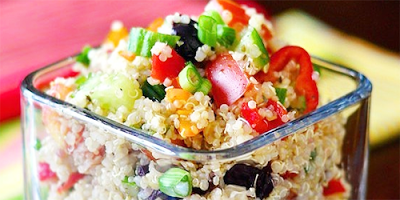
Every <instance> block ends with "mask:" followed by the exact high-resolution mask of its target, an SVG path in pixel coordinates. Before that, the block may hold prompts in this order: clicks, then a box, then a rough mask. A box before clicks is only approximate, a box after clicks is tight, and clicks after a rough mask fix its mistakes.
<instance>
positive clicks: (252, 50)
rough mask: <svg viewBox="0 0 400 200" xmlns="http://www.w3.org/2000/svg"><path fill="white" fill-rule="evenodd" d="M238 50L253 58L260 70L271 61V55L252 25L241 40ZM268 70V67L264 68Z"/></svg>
mask: <svg viewBox="0 0 400 200" xmlns="http://www.w3.org/2000/svg"><path fill="white" fill-rule="evenodd" d="M236 51H239V52H242V53H245V54H246V55H247V56H249V57H250V58H252V59H253V62H254V65H255V67H256V68H257V69H258V70H261V69H263V68H264V67H266V66H267V63H268V62H269V55H268V52H267V50H266V49H265V46H264V43H263V41H262V39H261V37H260V35H259V34H258V32H257V30H256V29H255V28H252V27H250V28H249V29H248V30H247V31H246V33H245V34H244V35H243V37H242V38H241V40H240V43H239V45H238V46H237V47H236ZM263 70H264V71H267V70H266V69H263Z"/></svg>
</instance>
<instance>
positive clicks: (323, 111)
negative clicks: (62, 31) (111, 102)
mask: <svg viewBox="0 0 400 200" xmlns="http://www.w3.org/2000/svg"><path fill="white" fill-rule="evenodd" d="M312 60H313V63H314V64H315V65H318V66H320V68H321V76H320V80H319V81H318V87H319V91H320V106H319V107H318V109H316V110H315V111H313V112H310V113H308V114H306V115H304V116H302V117H300V118H297V119H295V120H293V121H289V122H288V123H285V124H284V125H282V126H280V127H278V128H276V129H273V130H270V131H268V132H266V133H264V134H261V135H260V136H258V137H255V138H253V139H251V140H248V141H246V142H244V143H241V144H239V145H237V146H233V147H230V148H227V149H221V150H214V151H204V150H203V151H201V150H194V149H189V148H185V147H181V146H177V145H173V144H171V143H168V142H165V141H163V140H161V139H158V138H156V137H153V136H152V135H150V134H147V133H146V132H144V131H141V130H138V129H135V128H132V127H127V126H125V125H122V124H120V123H117V122H115V121H113V120H110V119H107V118H105V117H102V116H99V115H97V114H95V113H93V112H91V111H88V110H86V109H82V108H79V107H77V106H74V105H72V104H69V103H67V102H64V101H62V100H59V99H56V98H54V97H52V96H49V95H47V94H45V92H44V90H45V88H46V87H48V84H49V82H50V81H51V80H53V79H54V78H55V77H60V76H61V77H68V76H71V71H72V69H71V68H72V65H73V64H74V62H75V60H74V59H73V58H69V59H66V60H62V61H60V62H58V63H55V64H53V65H50V66H48V67H45V68H42V69H40V70H37V71H35V72H33V73H31V74H30V75H28V76H27V77H26V78H25V80H24V81H23V83H22V86H21V91H22V97H21V106H22V111H23V113H22V128H23V148H24V149H23V152H24V177H25V191H24V193H25V199H28V200H30V199H48V198H55V196H57V195H61V197H62V195H67V194H69V193H70V192H73V191H77V190H79V191H81V192H82V194H83V193H84V192H85V191H86V193H88V192H89V193H90V192H99V191H100V190H99V188H102V187H104V185H107V181H110V188H109V191H108V192H106V193H104V194H107V195H117V196H118V194H117V193H115V194H114V193H112V192H110V191H112V190H114V191H120V192H122V193H125V194H129V195H131V196H139V197H140V198H143V199H146V198H149V199H150V198H152V197H151V195H153V194H152V193H154V191H147V193H148V194H145V193H146V191H144V190H143V189H138V188H136V191H134V190H132V189H129V186H126V185H127V183H132V182H134V181H137V180H135V174H136V175H140V172H139V171H140V169H138V168H135V167H134V165H132V164H129V162H130V161H129V159H128V160H126V161H125V162H127V164H126V166H128V167H127V169H125V168H126V166H112V167H111V169H110V167H109V169H108V170H107V169H105V168H106V167H104V169H101V168H102V167H98V166H106V165H112V162H113V161H115V160H118V159H122V158H117V153H115V152H113V153H112V155H113V156H114V157H113V159H111V161H110V159H105V154H107V151H109V149H110V148H113V146H112V144H114V145H116V143H117V141H120V140H121V141H122V142H125V144H126V142H128V144H129V149H130V150H129V154H133V155H131V157H130V160H131V161H132V159H134V160H135V159H136V161H137V164H136V166H137V165H140V163H141V164H143V166H146V165H145V164H146V160H147V164H148V163H149V161H150V160H154V161H153V164H152V165H150V166H149V165H147V167H148V168H150V169H147V168H146V167H143V169H142V170H144V171H146V170H147V171H150V172H148V173H151V171H152V169H153V170H154V169H156V170H158V171H159V173H160V172H165V171H166V170H167V169H168V168H170V167H172V166H176V165H179V166H180V167H181V168H182V167H183V168H185V169H190V168H194V172H191V175H192V177H191V181H192V185H193V193H196V191H197V190H198V189H201V190H205V191H203V193H207V194H208V195H210V190H211V189H213V188H215V187H217V186H218V187H220V186H221V187H225V189H224V190H223V192H228V191H229V190H230V194H231V195H232V194H234V192H236V193H235V194H238V195H239V196H237V195H236V196H235V197H236V198H239V199H240V194H243V193H244V192H243V190H246V188H244V187H239V186H238V187H231V188H230V189H227V187H226V185H227V183H223V182H226V180H225V181H223V180H222V179H224V176H225V174H226V173H227V169H229V168H233V167H232V166H233V165H236V164H246V166H252V167H254V168H257V169H258V170H260V169H264V168H265V167H269V170H270V171H271V170H272V171H274V173H275V174H273V175H272V176H270V178H271V179H272V182H273V183H274V185H275V187H276V188H277V187H278V185H279V188H280V189H279V190H278V189H277V191H275V192H273V193H271V194H270V195H272V196H274V197H286V198H288V197H290V195H292V197H293V191H296V192H295V193H304V194H308V195H313V194H312V193H310V191H309V190H310V189H309V188H308V189H307V187H314V186H313V185H312V183H315V181H316V182H318V183H320V184H319V185H318V187H317V188H314V189H315V190H317V191H321V190H323V191H324V193H325V192H326V191H325V190H327V188H328V187H331V186H329V182H328V181H329V180H332V179H338V180H341V184H342V186H343V187H344V188H345V190H346V192H345V193H346V194H345V195H344V196H345V197H346V198H350V199H365V194H366V180H367V167H368V166H367V165H368V118H369V106H370V95H371V90H372V85H371V83H370V81H369V80H368V79H367V78H366V77H365V76H364V75H362V74H360V73H358V72H356V71H353V70H351V69H348V68H345V67H341V66H338V65H335V64H332V63H328V62H325V61H323V60H320V59H317V58H313V59H312ZM335 124H336V125H335ZM338 124H339V125H338ZM337 125H338V127H335V126H337ZM319 129H326V130H327V131H326V132H329V133H328V134H321V133H320V132H318V130H319ZM89 130H90V131H89ZM74 131H75V133H76V134H70V133H71V132H74ZM82 131H83V132H85V131H86V132H90V133H100V135H101V136H102V137H105V138H107V137H112V138H114V140H113V142H111V143H112V144H109V143H107V142H106V143H107V144H104V143H103V144H101V142H98V144H99V146H98V149H102V150H103V155H101V153H99V152H97V154H96V150H91V151H87V149H86V152H85V151H83V152H81V153H80V154H78V155H74V152H76V151H78V150H77V149H78V147H77V143H78V142H84V143H90V142H91V141H94V140H95V138H92V137H98V136H96V135H95V134H88V133H83V134H82ZM79 132H80V133H79ZM329 137H332V138H334V139H332V138H329ZM46 138H47V139H46ZM49 138H50V139H49ZM335 138H336V139H335ZM103 139H104V138H103ZM48 140H51V141H53V142H52V143H51V142H50V143H49V142H48ZM96 140H98V139H96ZM105 140H107V139H105ZM54 141H56V142H54ZM301 141H303V142H305V144H301V143H302V142H301ZM46 145H47V146H46ZM285 145H286V146H285ZM295 145H298V146H297V147H296V146H295ZM302 145H303V146H302ZM304 145H305V146H304ZM45 146H46V147H45ZM114 147H115V146H114ZM44 148H46V152H40V151H41V150H42V151H44V150H43V149H44ZM278 148H280V149H279V150H277V149H278ZM271 149H272V150H271ZM288 152H289V153H288ZM107 155H108V154H107ZM144 155H146V156H147V158H145V159H144V160H145V161H143V158H144V157H146V156H144ZM302 155H303V157H304V155H307V156H308V155H309V156H308V157H309V159H308V157H306V159H302ZM43 159H48V160H51V161H48V160H43ZM124 159H125V158H124ZM275 160H279V162H276V163H275V164H274V162H272V161H275ZM296 160H300V161H299V162H298V163H296ZM286 161H287V162H286ZM289 161H290V162H289ZM109 162H111V164H110V163H109ZM165 163H167V164H165ZM280 164H281V165H285V166H286V171H282V169H281V168H282V166H280ZM213 166H214V167H215V166H219V168H218V167H217V168H218V169H212V168H213ZM324 166H325V168H324ZM113 167H114V168H118V167H120V168H118V169H113ZM124 167H125V168H124ZM123 168H124V169H125V171H124V172H128V174H130V175H132V176H131V177H129V176H127V175H126V174H125V175H124V174H123V172H122V171H123V170H122V169H123ZM199 168H201V169H200V170H199ZM46 169H47V171H46ZM96 169H97V171H96ZM207 169H209V170H208V171H207ZM210 169H211V170H210ZM138 170H139V171H138ZM196 170H197V171H196ZM201 170H203V173H204V174H206V176H207V177H208V178H209V179H208V181H205V182H204V177H203V179H202V178H200V177H202V176H201V173H200V171H201ZM53 171H54V172H53ZM73 171H75V172H76V171H78V172H79V173H77V174H78V178H79V179H80V180H79V181H74V180H72V181H71V174H74V173H75V172H73ZM189 171H190V170H189ZM117 172H119V173H120V174H118V173H117ZM145 173H146V172H145ZM241 173H242V172H241ZM243 173H244V174H246V173H247V172H245V171H243ZM55 174H56V175H55ZM199 174H200V175H199ZM75 175H76V174H75ZM258 176H259V174H258ZM82 177H83V178H82ZM110 177H113V178H110ZM155 177H156V178H155V179H157V178H159V176H155ZM215 177H217V178H215ZM153 179H154V178H153ZM205 179H206V180H207V178H205ZM233 179H235V177H233ZM288 179H290V180H291V181H292V182H291V184H292V183H293V184H292V186H291V187H292V189H288V188H287V187H286V186H287V184H288V183H287V181H285V180H288ZM115 180H117V181H115ZM119 180H120V182H118V181H119ZM189 180H190V179H189ZM153 181H155V182H157V180H153ZM75 182H77V184H78V183H79V184H80V185H79V186H78V185H76V186H75V185H74V183H75ZM100 182H101V183H102V184H103V186H95V185H96V184H100ZM111 183H112V184H111ZM254 183H255V182H254ZM68 184H69V186H68ZM285 184H286V185H285ZM296 184H297V185H296ZM128 185H129V184H128ZM133 185H135V184H133ZM224 185H225V186H224ZM238 185H240V183H238ZM84 186H85V187H86V188H85V187H84ZM135 187H136V186H135ZM155 187H157V186H155ZM252 187H253V188H252ZM258 187H261V186H260V184H259V185H258V186H257V185H254V186H251V187H250V189H249V188H247V189H248V190H247V196H249V195H250V196H253V197H255V196H258V197H259V193H260V191H259V188H258ZM285 187H286V188H285ZM72 188H73V189H72ZM153 188H154V187H153ZM196 188H197V189H196ZM63 189H68V190H67V191H62V190H63ZM264 189H265V188H264ZM97 190H99V191H97ZM103 190H104V191H106V190H107V189H104V188H103ZM139 190H140V191H139ZM235 190H236V191H235ZM254 190H256V191H255V192H254ZM267 190H268V189H267ZM249 191H250V193H251V191H252V192H253V193H252V194H249ZM99 193H100V195H101V192H99ZM150 193H151V194H150ZM197 193H200V195H203V194H201V193H202V192H197ZM320 193H321V192H320ZM104 194H103V195H104ZM146 195H147V196H146ZM279 195H280V196H279ZM297 195H298V194H297ZM117 196H114V197H115V198H116V197H117ZM153 196H154V195H153ZM103 197H104V198H108V197H109V198H114V197H113V196H108V197H105V196H103ZM159 197H160V198H161V199H162V196H159ZM164 197H165V196H164ZM294 197H296V196H294ZM300 197H301V196H300ZM314 197H315V196H314ZM333 197H335V196H333ZM336 197H338V198H342V197H343V194H342V196H340V195H339V196H336ZM316 198H318V196H316Z"/></svg>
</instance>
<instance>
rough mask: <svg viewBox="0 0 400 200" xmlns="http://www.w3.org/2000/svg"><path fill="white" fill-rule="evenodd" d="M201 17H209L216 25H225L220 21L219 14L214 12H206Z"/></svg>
mask: <svg viewBox="0 0 400 200" xmlns="http://www.w3.org/2000/svg"><path fill="white" fill-rule="evenodd" d="M201 15H205V16H209V17H211V18H213V19H214V20H215V22H216V23H217V24H220V25H225V22H224V20H222V17H221V15H219V13H218V12H217V11H215V10H208V11H206V12H204V13H202V14H201Z"/></svg>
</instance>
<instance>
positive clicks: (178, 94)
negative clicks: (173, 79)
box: [165, 88, 192, 102]
mask: <svg viewBox="0 0 400 200" xmlns="http://www.w3.org/2000/svg"><path fill="white" fill-rule="evenodd" d="M191 96H192V94H191V93H190V92H188V91H186V90H183V89H180V88H170V89H168V90H167V91H166V95H165V98H166V100H167V101H169V102H174V101H175V100H183V101H187V100H188V99H189V97H191Z"/></svg>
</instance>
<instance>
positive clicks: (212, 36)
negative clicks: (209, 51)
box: [197, 15, 217, 47]
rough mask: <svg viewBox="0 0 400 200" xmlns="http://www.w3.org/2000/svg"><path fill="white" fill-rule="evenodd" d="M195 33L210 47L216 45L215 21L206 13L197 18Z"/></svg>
mask: <svg viewBox="0 0 400 200" xmlns="http://www.w3.org/2000/svg"><path fill="white" fill-rule="evenodd" d="M197 23H198V26H199V27H198V30H197V35H198V38H199V40H200V42H202V43H203V44H207V45H208V46H210V47H215V46H216V45H217V22H216V21H215V19H214V18H212V17H210V16H207V15H200V17H199V20H198V22H197Z"/></svg>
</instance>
